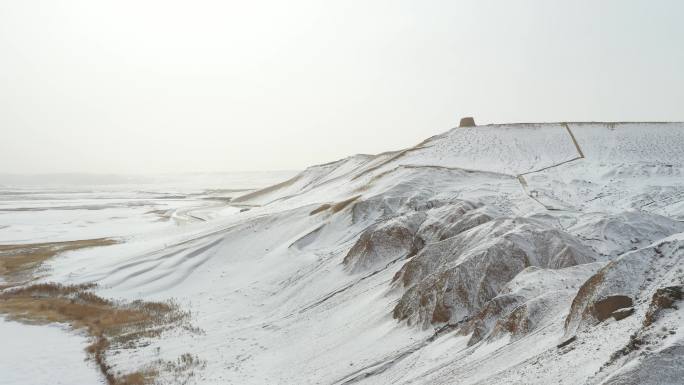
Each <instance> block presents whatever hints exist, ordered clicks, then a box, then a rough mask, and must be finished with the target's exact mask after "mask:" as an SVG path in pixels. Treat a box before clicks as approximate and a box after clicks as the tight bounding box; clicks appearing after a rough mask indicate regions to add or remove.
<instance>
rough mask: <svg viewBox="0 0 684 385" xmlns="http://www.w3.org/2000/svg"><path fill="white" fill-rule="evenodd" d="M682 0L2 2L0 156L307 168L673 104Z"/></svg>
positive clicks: (683, 43)
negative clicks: (452, 138)
mask: <svg viewBox="0 0 684 385" xmlns="http://www.w3.org/2000/svg"><path fill="white" fill-rule="evenodd" d="M683 16H684V1H681V0H671V1H666V0H648V1H647V0H644V1H627V0H614V1H607V0H583V1H568V0H562V1H560V0H559V1H556V0H538V1H532V0H530V1H516V0H500V1H483V0H477V1H476V0H473V1H457V0H451V1H430V0H415V1H399V0H378V1H375V0H360V1H356V0H340V1H324V0H310V1H300V0H288V1H282V0H280V1H275V0H271V1H267V0H249V1H200V0H193V1H170V0H159V1H144V0H135V1H122V0H117V1H96V0H84V1H65V0H60V1H54V0H48V1H32V0H16V1H15V0H0V173H57V172H89V173H159V172H163V173H168V172H192V171H206V172H214V171H236V170H269V169H301V168H304V167H306V166H308V165H311V164H315V163H323V162H328V161H332V160H335V159H338V158H341V157H345V156H348V155H352V154H355V153H377V152H382V151H387V150H392V149H399V148H403V147H407V146H410V145H413V144H416V143H418V142H420V141H422V140H423V139H425V138H426V137H428V136H431V135H434V134H437V133H440V132H443V131H446V130H448V129H450V128H452V127H454V126H455V125H457V123H458V120H459V118H460V117H462V116H464V115H473V116H474V117H475V119H476V121H477V122H478V123H483V124H484V123H504V122H521V121H523V122H529V121H535V122H536V121H584V120H602V121H634V120H659V121H661V120H662V121H672V120H675V121H682V120H684V21H682V17H683Z"/></svg>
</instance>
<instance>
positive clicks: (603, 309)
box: [591, 295, 634, 322]
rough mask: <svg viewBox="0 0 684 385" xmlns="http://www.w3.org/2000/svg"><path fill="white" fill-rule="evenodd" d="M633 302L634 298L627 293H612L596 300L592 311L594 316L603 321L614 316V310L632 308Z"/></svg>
mask: <svg viewBox="0 0 684 385" xmlns="http://www.w3.org/2000/svg"><path fill="white" fill-rule="evenodd" d="M633 303H634V301H633V300H632V298H630V297H628V296H626V295H611V296H608V297H605V298H602V299H600V300H598V301H596V302H594V303H593V304H592V307H591V311H592V313H593V315H594V317H595V318H596V319H597V320H598V321H599V322H601V321H604V320H606V319H608V318H610V317H611V316H613V314H614V312H616V311H617V310H619V309H623V308H631V307H632V304H633ZM623 318H624V317H623Z"/></svg>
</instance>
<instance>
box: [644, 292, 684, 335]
mask: <svg viewBox="0 0 684 385" xmlns="http://www.w3.org/2000/svg"><path fill="white" fill-rule="evenodd" d="M681 300H682V286H669V287H664V288H661V289H658V290H656V292H655V293H654V294H653V298H652V299H651V304H650V305H649V307H648V311H647V312H646V318H645V319H644V326H649V325H651V324H652V323H653V322H654V321H655V320H656V319H657V318H658V314H659V313H660V312H661V311H662V310H663V309H674V308H676V307H677V305H675V303H676V302H677V301H681Z"/></svg>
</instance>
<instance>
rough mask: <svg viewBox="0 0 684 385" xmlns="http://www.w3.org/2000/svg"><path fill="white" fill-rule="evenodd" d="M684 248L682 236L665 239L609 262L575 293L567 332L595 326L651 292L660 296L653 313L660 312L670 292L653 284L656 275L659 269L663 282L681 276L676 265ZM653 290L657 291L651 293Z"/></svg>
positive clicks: (649, 317) (566, 320)
mask: <svg viewBox="0 0 684 385" xmlns="http://www.w3.org/2000/svg"><path fill="white" fill-rule="evenodd" d="M682 250H684V242H683V241H681V240H680V241H672V242H664V243H661V244H659V245H655V246H650V247H646V248H643V249H638V250H635V251H632V252H629V253H626V254H623V255H621V256H620V257H618V258H617V259H615V260H613V261H611V262H610V263H608V264H607V265H606V266H605V267H604V268H602V269H601V270H599V271H598V272H597V273H596V274H595V275H594V276H592V277H591V278H590V279H588V280H587V281H586V282H585V283H584V284H583V285H582V287H581V288H580V290H579V291H578V293H577V296H575V299H574V300H573V302H572V306H571V308H570V312H569V314H568V316H567V317H566V319H565V331H566V335H570V334H575V333H576V331H577V330H578V329H580V328H586V327H590V326H593V325H595V324H596V323H597V322H601V321H603V320H605V319H606V318H608V317H611V316H612V314H613V312H614V311H616V310H618V309H621V308H626V307H631V306H633V305H634V304H635V303H638V302H643V301H644V300H646V298H648V297H650V296H653V297H654V298H656V300H655V302H656V304H654V306H653V309H654V311H653V312H650V311H649V313H650V314H656V313H657V309H658V308H659V306H658V303H659V302H660V298H663V299H664V298H665V297H668V296H669V294H668V295H666V296H665V297H661V295H660V294H658V291H656V290H655V288H653V286H654V285H656V281H655V280H654V279H653V278H652V276H653V275H654V274H656V272H658V273H657V274H658V275H659V277H660V278H659V281H661V282H668V281H670V282H671V281H676V280H679V279H681V274H680V273H678V272H677V269H675V268H674V266H677V265H679V264H680V263H681V259H682V257H684V253H683V252H682ZM653 292H655V293H656V294H651V293H653ZM661 293H665V292H661ZM646 296H648V297H646ZM667 302H668V300H665V301H664V303H667ZM653 318H654V317H652V316H648V315H647V317H646V319H647V321H646V322H647V323H648V322H652V319H653ZM649 320H650V321H649Z"/></svg>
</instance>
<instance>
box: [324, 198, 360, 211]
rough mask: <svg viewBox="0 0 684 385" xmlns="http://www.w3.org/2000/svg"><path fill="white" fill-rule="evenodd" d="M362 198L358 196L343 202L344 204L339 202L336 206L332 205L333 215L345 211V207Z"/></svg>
mask: <svg viewBox="0 0 684 385" xmlns="http://www.w3.org/2000/svg"><path fill="white" fill-rule="evenodd" d="M360 197H361V195H357V196H354V197H351V198H349V199H347V200H343V201H342V202H337V203H335V204H334V205H332V207H331V208H330V210H332V212H333V213H337V212H340V211H342V210H344V208H345V207H347V206H349V204H350V203H352V202H354V201H355V200H357V199H359V198H360Z"/></svg>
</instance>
